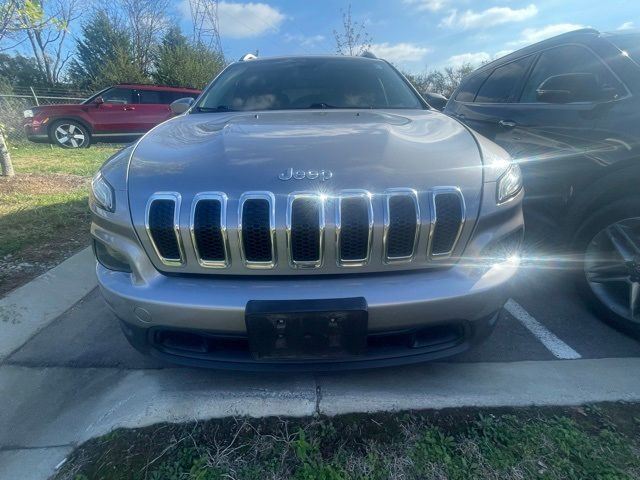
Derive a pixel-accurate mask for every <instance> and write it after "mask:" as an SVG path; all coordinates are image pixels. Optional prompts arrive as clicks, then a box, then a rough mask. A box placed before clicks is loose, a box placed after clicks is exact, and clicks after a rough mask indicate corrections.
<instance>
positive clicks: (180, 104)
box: [169, 97, 194, 115]
mask: <svg viewBox="0 0 640 480" xmlns="http://www.w3.org/2000/svg"><path fill="white" fill-rule="evenodd" d="M193 102H194V99H193V98H191V97H185V98H179V99H178V100H176V101H174V102H172V103H171V105H169V108H170V109H171V111H172V112H173V113H174V114H175V115H182V114H183V113H184V112H186V111H187V110H189V108H190V107H191V105H193Z"/></svg>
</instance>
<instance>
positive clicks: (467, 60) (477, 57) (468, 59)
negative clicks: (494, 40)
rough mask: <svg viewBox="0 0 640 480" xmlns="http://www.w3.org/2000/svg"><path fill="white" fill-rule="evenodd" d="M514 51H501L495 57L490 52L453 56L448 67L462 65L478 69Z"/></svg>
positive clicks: (448, 61)
mask: <svg viewBox="0 0 640 480" xmlns="http://www.w3.org/2000/svg"><path fill="white" fill-rule="evenodd" d="M512 51H513V50H500V51H498V52H496V53H494V54H493V55H491V54H489V53H488V52H467V53H461V54H459V55H453V56H452V57H449V59H448V60H447V63H446V65H447V66H448V67H461V66H462V65H469V64H470V65H473V66H474V67H478V66H480V65H482V64H483V63H486V62H490V61H492V60H495V59H496V58H500V57H504V56H505V55H508V54H510V53H511V52H512Z"/></svg>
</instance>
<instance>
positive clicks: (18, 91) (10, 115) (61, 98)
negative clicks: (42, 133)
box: [0, 87, 91, 145]
mask: <svg viewBox="0 0 640 480" xmlns="http://www.w3.org/2000/svg"><path fill="white" fill-rule="evenodd" d="M90 95H91V94H90V93H89V92H85V91H78V90H66V89H61V88H31V87H14V88H12V90H11V93H1V92H0V124H1V125H4V128H5V132H6V134H7V138H8V140H9V143H10V144H12V145H15V144H21V143H25V142H27V137H26V135H25V133H24V123H25V119H24V116H23V112H24V111H25V110H27V109H28V108H31V107H33V106H36V105H56V104H63V103H80V102H82V101H83V100H84V99H86V98H88V97H89V96H90Z"/></svg>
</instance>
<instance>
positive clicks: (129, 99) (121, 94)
mask: <svg viewBox="0 0 640 480" xmlns="http://www.w3.org/2000/svg"><path fill="white" fill-rule="evenodd" d="M102 99H103V100H104V101H105V102H106V103H122V104H127V103H136V102H135V97H134V95H133V90H131V89H129V88H111V89H109V90H107V91H106V92H104V93H103V94H102Z"/></svg>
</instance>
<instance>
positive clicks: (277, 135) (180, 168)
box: [128, 110, 482, 216]
mask: <svg viewBox="0 0 640 480" xmlns="http://www.w3.org/2000/svg"><path fill="white" fill-rule="evenodd" d="M481 166H482V159H481V156H480V153H479V149H478V146H477V144H476V141H475V140H474V138H473V136H472V135H471V134H470V133H469V132H468V131H467V130H466V129H465V128H464V127H463V126H461V125H460V124H459V123H458V122H456V121H455V120H453V119H451V118H449V117H447V116H445V115H443V114H441V113H439V112H434V111H424V110H401V111H398V110H395V111H389V110H387V111H368V110H363V111H360V110H358V111H356V110H330V111H326V110H325V111H317V110H313V111H308V110H307V111H273V112H261V113H246V112H242V113H240V112H236V113H223V114H221V113H212V114H191V115H183V116H180V117H176V118H173V119H171V120H169V121H167V122H165V123H163V124H161V125H159V126H158V127H156V128H154V129H153V130H152V131H150V132H149V133H148V134H147V135H145V136H144V137H143V138H142V139H141V140H140V142H139V143H138V145H137V146H136V148H135V150H134V152H133V155H132V157H131V160H130V163H129V172H128V187H129V188H128V190H129V198H130V201H131V205H132V206H135V207H136V209H144V205H145V204H146V202H147V200H148V198H149V196H150V195H152V194H153V193H156V192H179V193H180V194H181V195H182V198H183V200H184V201H189V200H190V198H191V197H192V196H193V195H195V194H196V193H198V192H204V191H221V192H225V193H226V194H227V195H228V196H229V199H230V200H231V199H234V198H237V197H238V196H239V195H240V194H242V193H243V192H246V191H254V190H266V191H270V192H273V193H274V194H275V195H276V197H278V196H280V195H288V194H289V193H291V192H293V191H322V192H326V193H328V194H331V193H332V192H336V191H338V190H343V189H365V190H368V191H370V192H372V193H374V194H375V193H381V192H383V191H384V190H385V189H387V188H395V187H405V188H407V187H409V188H414V189H416V190H417V191H419V192H420V191H425V190H428V189H430V188H432V187H434V186H457V187H460V189H461V190H462V192H463V194H464V195H465V200H466V203H467V207H468V208H469V207H471V208H469V211H470V212H472V211H473V210H475V209H476V207H477V203H478V198H479V195H480V191H481V185H482V168H481ZM289 169H293V171H294V172H295V171H300V172H308V171H312V172H322V171H325V172H331V175H328V174H325V175H322V174H320V175H318V177H317V178H313V177H315V175H314V174H312V175H310V176H311V177H312V178H311V179H310V178H307V176H306V175H305V176H304V178H302V179H296V178H291V179H290V180H287V181H283V180H281V179H279V178H278V177H279V175H280V174H283V175H282V176H283V177H284V178H287V177H289V176H290V175H288V174H287V173H286V172H288V171H289ZM301 176H302V175H298V177H301ZM329 176H331V178H327V177H329ZM134 216H135V215H134Z"/></svg>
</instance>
